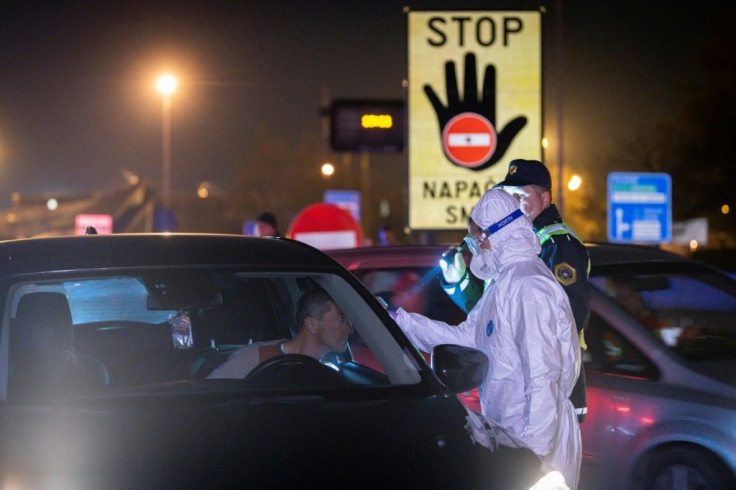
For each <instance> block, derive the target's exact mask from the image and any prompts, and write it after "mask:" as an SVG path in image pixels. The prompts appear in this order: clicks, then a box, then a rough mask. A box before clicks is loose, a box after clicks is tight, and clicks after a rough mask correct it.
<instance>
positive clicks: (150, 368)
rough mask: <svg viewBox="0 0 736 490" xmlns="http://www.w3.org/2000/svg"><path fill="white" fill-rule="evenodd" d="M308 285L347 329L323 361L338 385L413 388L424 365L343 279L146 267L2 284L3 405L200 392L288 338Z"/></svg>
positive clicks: (235, 384)
mask: <svg viewBox="0 0 736 490" xmlns="http://www.w3.org/2000/svg"><path fill="white" fill-rule="evenodd" d="M315 287H321V288H323V289H324V290H325V291H327V293H328V294H329V295H330V296H331V298H332V299H333V301H334V302H335V304H336V305H338V306H339V308H340V309H341V311H342V312H343V313H344V315H345V317H346V318H347V319H348V320H349V321H350V323H351V325H352V326H353V328H354V330H355V333H354V334H353V336H351V338H350V339H349V341H348V344H347V348H346V349H345V350H343V351H340V352H328V353H326V354H325V355H324V356H323V359H322V360H321V363H322V364H323V365H324V366H328V367H329V368H331V369H333V370H335V371H336V372H338V373H341V374H342V376H343V378H345V379H347V381H348V382H347V383H341V384H339V385H338V384H336V385H335V388H345V387H348V388H350V387H353V386H354V387H356V388H370V387H372V386H393V385H405V384H414V383H417V382H419V381H420V379H421V378H420V374H419V370H420V369H421V368H420V367H419V366H418V365H416V364H415V361H414V360H413V359H412V358H411V356H410V355H407V353H406V352H405V351H404V347H402V346H401V345H400V344H399V343H398V342H397V339H396V338H394V336H393V335H392V334H391V333H390V332H389V331H388V330H387V328H386V326H385V325H384V324H383V322H382V320H381V318H380V317H379V315H377V314H376V312H375V311H373V309H372V308H371V307H370V306H369V305H368V304H367V303H366V302H365V300H364V299H362V298H361V297H360V296H359V294H358V293H357V291H356V290H355V289H354V288H353V287H352V286H351V285H350V284H348V283H347V282H346V281H345V280H344V279H343V278H341V277H339V276H336V275H332V274H306V273H300V274H296V273H278V272H274V273H269V272H258V273H253V272H249V271H243V270H237V269H223V268H204V267H202V268H192V269H186V270H184V269H181V268H170V269H167V268H146V269H143V270H139V271H136V270H125V271H124V272H122V271H118V272H108V273H103V274H101V273H95V274H90V275H89V276H82V275H79V274H76V275H71V274H59V275H56V276H54V277H50V276H49V275H44V276H40V277H38V278H36V279H34V278H24V279H23V281H20V282H17V283H13V284H7V285H6V287H4V288H3V289H2V290H3V291H5V292H6V297H5V305H6V307H5V310H6V313H5V315H4V320H3V325H2V332H3V335H2V343H3V345H2V350H1V351H0V352H3V353H5V354H4V355H3V358H2V362H3V365H4V366H5V373H6V376H4V377H3V378H2V380H1V381H2V385H0V386H2V398H3V399H5V400H8V401H13V400H14V397H15V398H17V399H18V400H21V399H25V398H26V397H37V398H43V397H49V398H55V397H65V396H76V395H77V394H85V395H89V394H94V395H106V394H113V393H125V392H131V390H133V391H134V390H139V389H144V387H145V389H146V390H149V391H156V390H157V389H158V387H160V389H161V390H171V389H176V388H175V387H177V386H179V387H180V389H192V388H191V386H192V384H193V383H196V384H197V385H198V386H199V387H200V388H199V389H207V388H206V385H207V384H208V383H209V382H210V379H209V378H208V376H209V375H210V373H212V371H214V370H215V369H217V367H218V366H220V365H221V364H222V363H224V362H226V361H227V360H228V359H229V358H230V356H232V355H233V354H234V353H236V352H238V351H239V350H241V349H243V348H245V347H246V346H253V345H255V346H259V345H261V344H265V345H268V344H274V343H275V342H279V341H283V340H285V339H290V338H292V337H293V336H294V335H295V333H296V328H297V325H296V305H297V302H298V300H299V298H300V296H301V295H302V294H304V292H306V291H309V290H310V289H313V288H315ZM229 381H231V382H230V383H227V384H226V386H227V389H240V388H243V389H247V386H241V385H240V384H242V383H240V382H241V381H242V378H241V379H235V380H229ZM182 382H186V383H184V384H182ZM177 383H178V384H177ZM239 383H240V384H239ZM211 384H212V385H213V386H215V385H218V386H221V385H223V383H222V382H221V380H219V381H218V380H212V382H211ZM202 386H205V388H202ZM277 388H284V389H289V388H291V387H289V386H281V387H277ZM321 388H325V387H324V386H322V387H321ZM327 388H329V386H327Z"/></svg>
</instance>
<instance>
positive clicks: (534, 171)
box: [440, 159, 590, 422]
mask: <svg viewBox="0 0 736 490" xmlns="http://www.w3.org/2000/svg"><path fill="white" fill-rule="evenodd" d="M495 187H501V188H503V189H504V190H505V191H506V192H508V193H509V194H511V195H513V196H514V197H515V198H516V200H517V201H519V207H520V208H521V210H522V212H523V213H524V214H525V215H527V216H528V217H529V219H531V220H532V224H533V226H534V231H535V233H536V234H537V237H538V238H539V241H540V243H541V245H542V251H541V252H540V254H539V257H540V258H541V259H542V260H543V261H544V263H545V264H547V266H548V267H549V268H550V270H551V271H552V272H553V273H554V276H555V279H557V281H558V282H559V283H560V284H561V285H562V287H563V289H564V290H565V292H566V293H567V296H568V298H569V300H570V306H571V307H572V311H573V315H574V317H575V323H576V327H577V330H578V332H579V333H580V346H581V348H583V349H585V341H584V339H583V335H582V332H583V329H584V328H585V326H586V325H587V323H588V319H589V317H590V296H589V291H588V282H587V281H588V272H589V269H590V256H589V255H588V251H587V249H586V248H585V245H584V244H583V242H582V240H581V239H580V238H579V237H578V236H577V234H575V232H574V231H573V230H572V228H570V226H568V225H567V224H566V223H565V222H564V221H562V216H560V212H559V211H558V210H557V207H556V206H555V205H554V204H552V178H551V177H550V174H549V171H548V170H547V167H545V166H544V164H543V163H542V162H539V161H537V160H521V159H517V160H513V161H511V163H510V164H509V169H508V173H507V174H506V178H505V179H504V180H503V181H502V182H501V183H499V184H497V185H496V186H495ZM440 265H441V266H442V271H443V281H442V286H443V288H444V289H445V291H446V292H447V293H448V294H449V295H450V297H451V298H452V299H453V301H454V302H455V303H456V304H457V305H458V306H460V307H461V308H463V309H464V310H465V311H466V312H468V311H470V309H471V308H472V307H473V306H474V305H475V303H476V302H477V301H478V299H479V298H480V296H481V294H482V293H483V290H484V283H483V281H482V280H481V279H478V278H477V277H475V276H474V275H473V274H472V273H471V272H470V271H468V270H467V268H466V266H465V259H464V258H463V257H462V253H461V251H460V250H458V247H453V249H451V250H449V251H448V252H446V253H445V255H444V256H443V260H441V261H440ZM570 399H571V401H572V402H573V405H574V406H575V411H576V413H577V415H578V420H579V421H580V422H582V421H584V420H585V415H586V414H587V411H588V405H587V401H586V394H585V373H584V371H583V370H582V369H581V370H580V377H579V378H578V381H577V384H576V385H575V388H574V390H573V393H572V395H571V396H570Z"/></svg>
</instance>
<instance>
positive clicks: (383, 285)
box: [353, 267, 465, 325]
mask: <svg viewBox="0 0 736 490" xmlns="http://www.w3.org/2000/svg"><path fill="white" fill-rule="evenodd" d="M353 273H354V274H355V275H356V276H357V277H358V278H360V280H361V281H362V282H363V284H365V285H366V286H367V287H368V289H369V290H370V291H371V292H372V293H373V294H374V295H376V296H378V297H379V298H381V299H382V300H384V301H385V302H386V304H387V305H388V307H389V308H390V309H396V308H399V307H401V308H403V309H405V310H406V311H409V312H412V313H421V314H423V315H425V316H428V317H429V318H432V319H435V320H440V321H443V322H446V323H449V324H451V325H456V324H458V323H460V322H461V321H463V320H464V319H465V313H464V312H463V311H462V310H461V309H460V308H459V307H458V306H457V305H455V303H453V302H452V300H451V299H450V297H449V296H448V295H447V294H446V293H445V292H444V291H443V290H442V287H441V285H440V276H441V274H440V269H439V268H438V267H390V268H381V269H366V270H362V269H357V270H354V271H353Z"/></svg>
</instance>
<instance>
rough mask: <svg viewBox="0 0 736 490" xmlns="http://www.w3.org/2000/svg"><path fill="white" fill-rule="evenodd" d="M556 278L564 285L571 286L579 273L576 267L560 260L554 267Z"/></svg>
mask: <svg viewBox="0 0 736 490" xmlns="http://www.w3.org/2000/svg"><path fill="white" fill-rule="evenodd" d="M554 273H555V279H557V282H559V283H560V284H562V285H563V286H569V285H570V284H572V283H574V282H575V281H576V280H577V277H578V273H577V271H576V270H575V267H573V266H571V265H570V264H568V263H567V262H560V263H559V264H557V265H556V266H555V269H554Z"/></svg>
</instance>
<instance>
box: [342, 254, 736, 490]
mask: <svg viewBox="0 0 736 490" xmlns="http://www.w3.org/2000/svg"><path fill="white" fill-rule="evenodd" d="M587 247H588V250H589V252H590V256H591V262H592V269H591V273H590V280H589V283H590V287H591V310H592V311H591V319H590V323H589V325H588V327H587V329H586V333H585V340H586V342H587V350H585V351H584V354H583V360H584V367H585V372H586V381H587V393H588V416H587V419H586V421H585V422H584V423H583V424H581V426H580V428H581V432H582V438H583V468H582V475H581V483H580V488H584V489H606V490H607V489H616V488H621V489H630V488H641V489H651V488H655V489H660V488H661V489H673V488H678V489H680V488H682V489H711V490H715V489H726V488H729V489H730V488H736V281H734V280H733V279H732V278H731V277H729V276H728V275H726V274H724V273H723V272H721V271H719V270H717V269H714V268H712V267H710V266H707V265H705V264H703V263H700V262H697V261H694V260H690V259H687V258H685V257H681V256H679V255H675V254H672V253H669V252H666V251H663V250H660V249H658V248H656V247H646V246H637V245H622V244H603V243H601V244H588V245H587ZM446 249H447V247H446V246H436V245H427V246H405V247H367V248H356V249H349V250H331V251H329V252H328V253H329V254H330V255H332V256H333V257H334V258H335V259H336V260H338V261H339V262H340V263H341V264H343V265H344V266H345V267H347V268H348V269H349V270H351V271H352V272H353V273H354V274H355V275H356V276H357V277H358V278H360V279H361V280H362V281H363V282H364V283H365V284H366V285H367V286H368V287H369V289H371V290H372V291H373V292H374V293H375V294H377V295H379V296H380V297H382V298H383V299H385V300H386V301H387V302H388V303H389V307H390V308H395V307H397V306H403V307H405V308H406V309H408V310H412V311H417V312H420V313H425V314H426V315H427V316H429V317H430V318H436V319H441V320H444V321H447V322H448V323H450V324H456V323H458V322H459V321H462V320H463V319H464V315H463V313H462V311H461V310H460V309H459V308H457V307H456V306H455V305H454V304H452V303H451V302H450V301H449V299H448V297H447V295H446V294H445V293H444V291H443V290H442V288H441V287H440V277H441V272H440V268H439V266H438V262H439V259H440V257H441V254H442V253H443V252H444V251H445V250H446ZM408 279H410V280H408ZM407 280H408V282H407ZM408 283H411V284H413V285H412V286H411V287H408V286H407V284H408ZM448 303H449V304H448ZM468 395H469V396H468V397H466V398H465V400H464V401H465V403H466V404H467V405H468V406H469V407H470V408H472V409H475V410H477V409H479V407H478V403H477V398H476V397H474V396H473V393H470V394H468Z"/></svg>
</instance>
